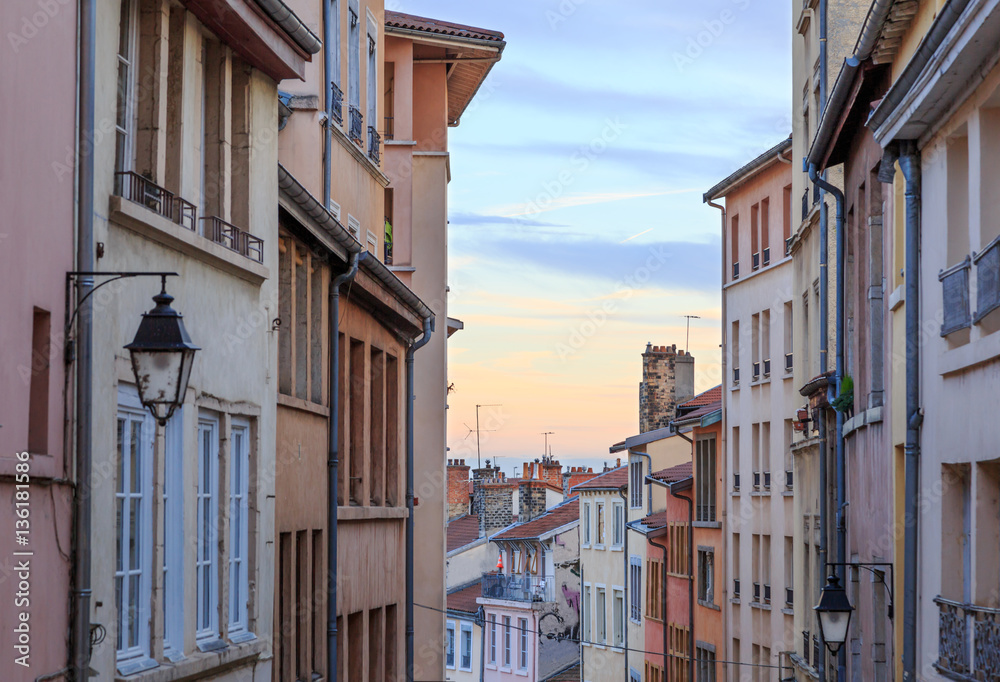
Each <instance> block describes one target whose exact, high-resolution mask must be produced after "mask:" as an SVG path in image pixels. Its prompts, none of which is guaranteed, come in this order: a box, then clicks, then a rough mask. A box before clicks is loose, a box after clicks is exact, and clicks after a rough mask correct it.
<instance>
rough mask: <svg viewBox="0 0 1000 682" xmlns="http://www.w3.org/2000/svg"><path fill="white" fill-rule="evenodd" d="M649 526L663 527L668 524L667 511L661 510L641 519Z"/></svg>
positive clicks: (643, 523)
mask: <svg viewBox="0 0 1000 682" xmlns="http://www.w3.org/2000/svg"><path fill="white" fill-rule="evenodd" d="M641 523H642V525H644V526H646V527H647V528H663V527H664V526H666V525H667V512H665V511H661V512H656V513H655V514H650V515H649V516H646V517H644V518H643V519H642V521H641Z"/></svg>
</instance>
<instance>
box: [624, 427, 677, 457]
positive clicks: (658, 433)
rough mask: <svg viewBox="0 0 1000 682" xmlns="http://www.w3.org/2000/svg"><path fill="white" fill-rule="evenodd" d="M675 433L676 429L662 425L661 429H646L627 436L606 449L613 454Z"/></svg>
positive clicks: (672, 435) (670, 436)
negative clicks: (644, 431)
mask: <svg viewBox="0 0 1000 682" xmlns="http://www.w3.org/2000/svg"><path fill="white" fill-rule="evenodd" d="M676 435H677V430H676V429H675V428H674V427H672V426H664V427H663V428H661V429H654V430H652V431H646V433H640V434H638V435H635V436H629V437H628V438H626V439H625V440H623V441H621V442H620V443H615V444H614V445H612V446H611V447H610V448H608V450H609V451H610V452H611V453H612V454H614V453H616V452H621V451H622V450H630V449H632V448H634V447H638V446H639V445H647V444H648V443H653V442H656V441H658V440H663V439H665V438H673V437H674V436H676Z"/></svg>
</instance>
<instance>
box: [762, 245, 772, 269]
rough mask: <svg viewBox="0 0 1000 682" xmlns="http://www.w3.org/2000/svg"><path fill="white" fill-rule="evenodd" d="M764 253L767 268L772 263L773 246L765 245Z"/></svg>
mask: <svg viewBox="0 0 1000 682" xmlns="http://www.w3.org/2000/svg"><path fill="white" fill-rule="evenodd" d="M763 255H764V267H765V268H766V267H767V266H768V265H770V263H771V247H770V246H765V247H764V251H763Z"/></svg>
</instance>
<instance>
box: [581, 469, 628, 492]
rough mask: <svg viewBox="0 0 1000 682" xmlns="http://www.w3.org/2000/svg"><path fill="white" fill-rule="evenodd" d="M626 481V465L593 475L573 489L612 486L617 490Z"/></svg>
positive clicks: (597, 488)
mask: <svg viewBox="0 0 1000 682" xmlns="http://www.w3.org/2000/svg"><path fill="white" fill-rule="evenodd" d="M626 483H628V467H627V466H620V467H618V468H617V469H612V470H611V471H609V472H607V473H605V474H601V475H600V476H595V477H594V478H592V479H590V480H589V481H586V482H584V483H581V484H580V485H578V486H576V487H574V488H573V490H607V489H612V488H613V489H615V490H618V488H621V487H622V486H623V485H625V484H626ZM571 492H572V491H571Z"/></svg>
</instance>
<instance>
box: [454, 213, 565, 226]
mask: <svg viewBox="0 0 1000 682" xmlns="http://www.w3.org/2000/svg"><path fill="white" fill-rule="evenodd" d="M448 222H449V223H451V224H452V225H518V226H520V227H568V225H564V224H561V223H547V222H544V221H542V220H531V219H529V218H521V217H517V216H509V215H489V214H485V213H472V212H469V211H462V212H459V213H452V214H451V215H449V216H448Z"/></svg>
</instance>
